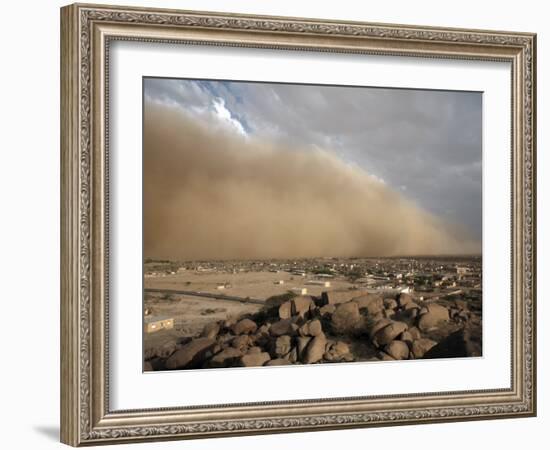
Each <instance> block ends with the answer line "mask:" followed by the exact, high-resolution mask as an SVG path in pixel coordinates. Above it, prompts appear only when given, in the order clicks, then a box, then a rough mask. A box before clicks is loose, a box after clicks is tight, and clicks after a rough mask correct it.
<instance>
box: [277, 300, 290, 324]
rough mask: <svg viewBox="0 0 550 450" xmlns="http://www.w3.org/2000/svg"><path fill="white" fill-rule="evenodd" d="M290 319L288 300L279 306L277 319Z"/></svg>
mask: <svg viewBox="0 0 550 450" xmlns="http://www.w3.org/2000/svg"><path fill="white" fill-rule="evenodd" d="M291 317H292V303H291V302H290V300H289V301H288V302H284V303H283V304H282V305H281V306H279V318H280V319H283V320H284V319H290V318H291Z"/></svg>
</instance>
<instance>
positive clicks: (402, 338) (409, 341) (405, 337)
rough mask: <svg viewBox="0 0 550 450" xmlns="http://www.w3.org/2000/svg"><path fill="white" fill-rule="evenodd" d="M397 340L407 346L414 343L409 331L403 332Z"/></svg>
mask: <svg viewBox="0 0 550 450" xmlns="http://www.w3.org/2000/svg"><path fill="white" fill-rule="evenodd" d="M399 340H400V341H403V342H406V343H407V345H409V346H411V345H412V343H413V341H414V338H413V335H412V334H411V333H410V332H409V331H403V333H401V334H400V335H399Z"/></svg>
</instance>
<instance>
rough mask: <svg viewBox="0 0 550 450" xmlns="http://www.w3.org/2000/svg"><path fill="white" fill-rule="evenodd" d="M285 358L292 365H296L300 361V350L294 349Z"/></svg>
mask: <svg viewBox="0 0 550 450" xmlns="http://www.w3.org/2000/svg"><path fill="white" fill-rule="evenodd" d="M284 357H285V359H287V360H288V361H289V362H290V363H292V364H294V363H295V362H297V361H298V350H296V347H293V348H292V349H291V350H290V351H289V352H288V353H287V354H286V355H285V356H284Z"/></svg>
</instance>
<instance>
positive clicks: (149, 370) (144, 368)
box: [143, 361, 153, 372]
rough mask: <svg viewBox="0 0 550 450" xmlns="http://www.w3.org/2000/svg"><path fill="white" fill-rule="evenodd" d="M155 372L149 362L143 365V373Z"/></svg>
mask: <svg viewBox="0 0 550 450" xmlns="http://www.w3.org/2000/svg"><path fill="white" fill-rule="evenodd" d="M152 370H153V365H152V364H151V363H150V362H149V361H145V362H144V363H143V371H144V372H151V371H152Z"/></svg>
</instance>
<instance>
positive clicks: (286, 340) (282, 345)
mask: <svg viewBox="0 0 550 450" xmlns="http://www.w3.org/2000/svg"><path fill="white" fill-rule="evenodd" d="M291 349H292V338H291V337H290V336H288V335H284V336H279V337H278V338H277V339H275V342H274V345H273V353H274V354H275V355H276V356H283V355H286V354H287V353H288V352H290V350H291Z"/></svg>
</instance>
